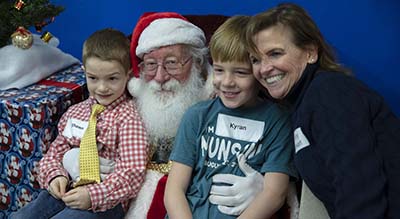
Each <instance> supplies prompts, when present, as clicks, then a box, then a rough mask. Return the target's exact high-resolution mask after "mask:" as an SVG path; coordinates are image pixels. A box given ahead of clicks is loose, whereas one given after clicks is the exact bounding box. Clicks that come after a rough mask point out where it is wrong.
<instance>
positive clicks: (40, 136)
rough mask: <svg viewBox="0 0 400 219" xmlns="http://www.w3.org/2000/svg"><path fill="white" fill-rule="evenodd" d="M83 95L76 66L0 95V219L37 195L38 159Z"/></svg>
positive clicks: (84, 90) (83, 83) (80, 72)
mask: <svg viewBox="0 0 400 219" xmlns="http://www.w3.org/2000/svg"><path fill="white" fill-rule="evenodd" d="M87 96H88V92H87V88H86V81H85V76H84V73H83V70H82V68H81V66H80V65H73V66H71V67H69V68H67V69H65V70H62V71H59V72H56V73H54V74H53V75H51V76H49V77H48V78H46V79H44V80H42V81H40V82H38V83H36V84H33V85H31V86H28V87H26V88H23V89H19V90H3V91H0V218H4V219H6V218H8V215H9V214H10V213H11V212H12V211H16V210H18V209H19V208H21V207H22V206H24V205H25V204H27V203H28V202H30V201H31V200H32V199H34V198H35V197H36V196H37V195H38V194H39V191H40V188H39V183H38V181H37V179H36V176H37V175H38V164H39V160H40V159H41V158H42V156H43V154H44V153H46V151H47V149H48V148H49V145H50V143H51V142H52V141H53V140H54V139H55V137H56V135H57V123H58V120H59V119H60V117H61V115H62V114H63V113H64V112H65V111H66V110H67V108H68V107H69V106H71V105H72V104H75V103H77V102H80V101H82V100H84V99H86V98H87Z"/></svg>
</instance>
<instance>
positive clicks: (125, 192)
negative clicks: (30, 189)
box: [11, 29, 148, 219]
mask: <svg viewBox="0 0 400 219" xmlns="http://www.w3.org/2000/svg"><path fill="white" fill-rule="evenodd" d="M82 60H83V64H84V68H85V74H86V80H87V86H88V90H89V93H90V97H89V98H88V99H87V100H85V101H83V102H81V103H78V104H76V105H73V106H71V107H70V108H69V109H68V110H67V112H66V113H65V114H64V115H63V116H62V118H61V119H60V122H59V124H58V131H59V135H58V136H57V138H56V139H55V140H54V142H53V143H52V145H51V146H50V149H49V151H48V152H47V153H46V155H45V156H44V157H43V159H42V160H41V161H40V171H39V172H40V174H39V183H40V184H41V186H42V188H44V189H46V190H43V191H42V192H41V193H40V194H39V196H38V197H37V198H36V199H35V200H34V201H33V202H32V203H30V204H28V205H26V206H25V207H23V208H22V209H20V210H19V211H18V212H15V213H14V214H12V215H11V218H96V219H97V218H99V219H100V218H123V217H124V215H125V212H126V211H127V209H128V207H129V201H130V200H131V199H132V198H134V197H136V195H137V193H138V191H139V189H140V188H141V185H142V183H143V181H144V176H145V170H146V163H147V155H148V140H147V133H146V131H145V128H144V125H143V123H142V119H141V117H140V115H139V114H138V112H137V108H136V106H135V104H134V100H133V99H132V98H131V97H130V96H129V95H128V94H127V91H126V84H127V82H128V80H129V78H130V73H131V61H130V55H129V40H128V39H127V38H126V37H125V35H124V34H123V33H122V32H120V31H117V30H113V29H104V30H100V31H97V32H95V33H94V34H92V35H91V36H90V37H89V38H88V39H87V40H86V41H85V43H84V45H83V56H82ZM94 104H100V105H102V106H104V107H105V110H104V111H103V112H101V113H100V114H99V115H97V126H96V141H97V148H98V154H99V157H100V159H102V158H103V159H104V158H105V159H107V160H110V161H113V162H115V169H113V171H112V172H111V173H109V174H107V175H102V177H101V178H102V180H101V182H100V183H92V184H86V185H83V186H78V187H70V185H72V184H73V183H74V182H76V181H77V180H78V179H79V177H77V175H78V176H79V173H78V174H76V173H72V170H71V169H70V168H66V167H65V166H68V165H70V163H69V164H68V165H63V157H64V155H65V154H66V153H71V151H76V150H77V149H76V148H78V147H79V145H80V142H81V138H82V136H83V133H84V132H85V129H86V128H87V126H88V120H89V117H90V114H91V108H92V105H94ZM78 153H79V151H78ZM74 162H79V159H75V160H74Z"/></svg>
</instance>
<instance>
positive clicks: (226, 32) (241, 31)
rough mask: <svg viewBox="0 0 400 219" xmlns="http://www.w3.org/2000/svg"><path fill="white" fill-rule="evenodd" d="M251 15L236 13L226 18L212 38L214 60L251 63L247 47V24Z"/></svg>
mask: <svg viewBox="0 0 400 219" xmlns="http://www.w3.org/2000/svg"><path fill="white" fill-rule="evenodd" d="M249 20H250V16H245V15H236V16H233V17H230V18H229V19H228V20H226V21H225V22H224V23H223V24H222V25H221V26H220V27H218V29H217V30H216V31H215V33H214V34H213V35H212V37H211V40H210V44H209V47H210V54H211V58H212V59H213V61H219V62H232V61H235V62H241V63H250V59H249V53H248V52H247V49H246V47H245V45H246V44H245V40H246V25H247V23H248V22H249Z"/></svg>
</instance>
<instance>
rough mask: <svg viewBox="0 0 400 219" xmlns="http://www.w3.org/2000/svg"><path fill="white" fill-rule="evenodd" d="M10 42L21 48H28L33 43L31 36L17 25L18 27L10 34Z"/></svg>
mask: <svg viewBox="0 0 400 219" xmlns="http://www.w3.org/2000/svg"><path fill="white" fill-rule="evenodd" d="M11 42H12V44H13V45H14V46H16V47H18V48H21V49H29V48H31V46H32V43H33V36H32V34H31V32H29V31H28V30H27V29H25V28H24V27H18V29H17V30H16V31H15V32H14V33H13V34H12V35H11Z"/></svg>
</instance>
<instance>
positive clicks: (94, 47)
mask: <svg viewBox="0 0 400 219" xmlns="http://www.w3.org/2000/svg"><path fill="white" fill-rule="evenodd" d="M129 44H130V43H129V39H128V38H127V37H126V36H125V35H124V33H122V32H121V31H118V30H114V29H111V28H106V29H103V30H98V31H96V32H94V33H93V34H92V35H90V37H89V38H88V39H87V40H86V41H85V43H84V44H83V51H82V62H83V65H84V66H85V64H86V61H87V59H88V58H90V57H96V58H99V59H101V60H103V61H117V62H119V63H120V64H121V65H122V66H123V67H124V69H125V72H128V71H130V69H131V59H130V50H129Z"/></svg>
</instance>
